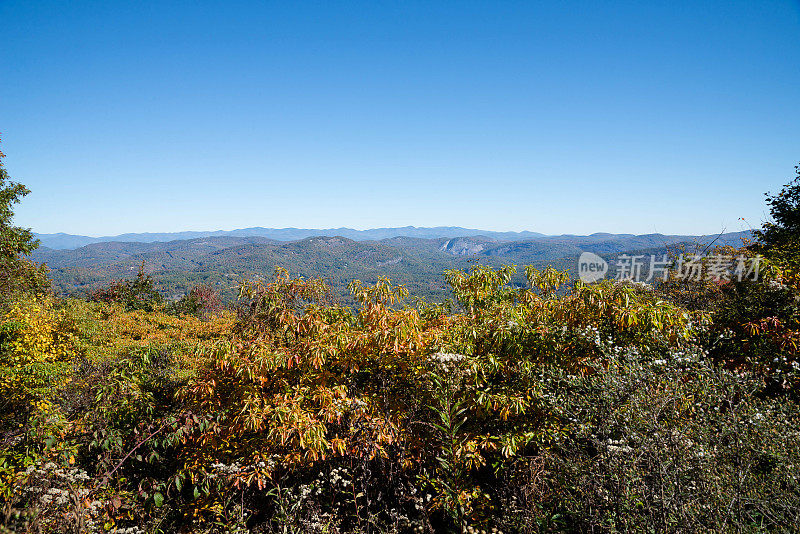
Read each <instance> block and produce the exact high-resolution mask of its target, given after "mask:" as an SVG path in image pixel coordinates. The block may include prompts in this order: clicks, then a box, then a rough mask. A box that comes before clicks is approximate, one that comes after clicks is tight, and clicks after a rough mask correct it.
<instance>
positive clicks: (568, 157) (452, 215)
mask: <svg viewBox="0 0 800 534" xmlns="http://www.w3.org/2000/svg"><path fill="white" fill-rule="evenodd" d="M0 20H2V21H3V24H2V26H3V31H2V32H0V50H2V53H0V79H2V83H0V132H2V140H3V142H2V149H3V152H5V153H6V154H7V158H6V160H5V164H6V167H7V169H8V171H9V173H10V174H11V176H12V178H14V179H15V180H17V181H20V182H22V183H24V184H26V185H27V186H28V187H30V189H32V191H33V192H32V194H31V195H29V196H28V197H27V198H26V199H25V200H24V201H23V204H21V205H20V206H19V208H18V210H17V218H16V222H17V224H20V225H24V226H28V227H32V228H33V229H34V230H35V231H38V232H43V233H49V232H59V231H63V232H67V233H77V234H85V235H113V234H117V233H122V232H143V231H179V230H214V229H233V228H242V227H249V226H266V227H286V226H295V227H306V228H319V227H338V226H349V227H354V228H362V229H363V228H371V227H380V226H404V225H415V226H436V225H458V226H467V227H473V228H484V229H490V230H532V231H539V232H544V233H549V234H553V233H581V234H585V233H591V232H597V231H606V232H630V233H650V232H662V233H692V234H694V233H711V232H718V231H721V230H723V229H726V230H728V231H736V230H741V229H746V228H747V227H748V224H750V225H752V226H758V225H759V224H760V222H761V221H762V220H763V219H764V218H765V217H766V215H767V212H766V208H765V204H764V197H763V193H764V192H765V191H776V190H777V189H779V187H780V185H781V184H783V183H786V182H787V181H788V180H789V179H790V178H792V177H793V175H794V170H793V167H794V165H795V164H796V163H797V162H798V161H800V129H798V125H799V124H800V3H799V2H797V1H767V0H759V1H753V0H750V1H747V2H735V1H734V2H731V1H721V2H713V1H707V2H706V1H698V2H675V1H665V2H641V1H636V2H599V1H598V2H577V1H574V2H533V1H526V2H504V1H498V0H494V1H490V2H468V1H467V2H464V1H462V2H436V1H431V0H427V1H420V2H414V1H404V2H377V1H375V2H328V1H326V2H299V1H298V2H268V1H267V2H235V1H234V2H198V1H191V2H163V3H160V2H159V3H156V2H118V3H117V2H113V1H97V2H80V1H74V0H73V1H63V2H48V1H37V2H29V1H16V0H3V1H2V2H0ZM740 217H743V218H745V219H746V220H747V223H743V222H741V221H739V218H740Z"/></svg>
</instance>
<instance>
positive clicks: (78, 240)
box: [34, 226, 544, 249]
mask: <svg viewBox="0 0 800 534" xmlns="http://www.w3.org/2000/svg"><path fill="white" fill-rule="evenodd" d="M34 235H35V236H36V237H37V238H38V239H39V240H40V241H41V242H42V245H44V246H46V247H48V248H53V249H71V248H78V247H82V246H84V245H89V244H92V243H107V242H111V241H120V242H125V243H127V242H139V243H154V242H162V241H176V240H184V239H198V238H204V237H266V238H269V239H274V240H275V241H299V240H301V239H305V238H307V237H319V236H341V237H346V238H348V239H352V240H353V241H379V240H381V239H388V238H390V237H400V236H403V237H419V238H423V239H434V238H439V237H465V236H477V235H483V236H487V237H490V238H492V239H496V240H498V241H514V240H519V239H529V238H533V237H542V236H544V234H540V233H538V232H527V231H523V232H493V231H489V230H475V229H470V228H461V227H459V226H437V227H433V228H426V227H416V226H404V227H400V228H372V229H369V230H354V229H353V228H327V229H310V228H262V227H254V228H240V229H237V230H216V231H210V232H166V233H138V234H120V235H115V236H105V237H89V236H85V235H73V234H64V233H58V234H34Z"/></svg>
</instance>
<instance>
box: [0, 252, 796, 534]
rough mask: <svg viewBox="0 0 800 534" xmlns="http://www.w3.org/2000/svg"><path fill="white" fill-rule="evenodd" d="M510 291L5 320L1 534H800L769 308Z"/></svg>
mask: <svg viewBox="0 0 800 534" xmlns="http://www.w3.org/2000/svg"><path fill="white" fill-rule="evenodd" d="M525 274H526V277H527V279H528V286H527V287H526V288H522V289H520V288H516V287H514V286H512V285H511V284H510V282H511V280H512V277H513V275H514V270H513V268H504V269H500V270H493V269H489V268H484V267H476V268H474V269H473V270H472V271H471V272H469V273H464V272H458V271H454V272H449V273H447V278H448V282H449V283H450V286H451V288H452V290H453V294H454V296H455V298H456V302H455V303H454V305H452V306H445V305H429V304H425V303H416V304H414V305H410V304H407V303H406V297H407V293H406V291H405V290H404V289H403V288H402V287H395V286H392V285H391V284H390V283H389V282H388V281H386V280H382V281H380V282H379V283H378V284H376V285H374V286H369V287H365V286H363V285H362V284H360V283H358V282H354V283H353V284H352V285H351V293H352V295H353V299H354V300H355V301H356V302H357V303H358V306H357V307H355V308H345V307H341V306H337V305H335V304H332V303H331V299H329V298H328V296H327V292H326V288H325V286H324V284H323V283H322V282H320V281H317V280H302V279H291V278H289V277H288V275H287V274H286V273H285V272H282V271H279V272H278V273H276V277H275V279H274V280H272V281H271V282H268V283H263V284H261V283H253V284H249V285H245V286H244V287H243V288H242V293H241V299H240V307H239V312H238V315H236V316H234V314H233V313H232V312H230V311H225V310H221V309H216V310H214V313H213V314H211V313H203V314H198V313H194V311H196V309H195V307H192V306H194V304H192V306H189V305H188V304H187V305H186V306H187V307H186V309H190V308H191V311H192V312H193V313H192V314H187V313H181V312H180V310H183V309H184V308H180V309H178V308H176V309H175V310H173V313H171V314H168V313H165V310H164V309H163V308H158V307H155V308H153V310H150V311H148V310H146V309H142V308H141V307H138V308H139V309H136V307H130V306H121V305H119V304H116V303H114V302H99V303H97V302H96V303H89V302H83V301H77V300H68V301H55V300H52V299H50V300H48V299H42V298H39V299H32V300H30V301H28V302H20V303H18V305H17V306H16V307H13V308H10V309H9V311H7V312H6V313H5V315H4V316H3V322H2V325H0V343H2V345H0V346H1V347H2V361H0V364H1V365H2V368H0V385H2V387H3V396H2V399H3V400H2V402H3V403H4V405H3V414H2V422H1V423H0V428H1V429H2V440H3V441H2V443H3V445H2V449H1V450H0V495H1V496H2V505H3V508H2V510H1V511H2V516H0V519H2V522H3V525H4V527H3V528H4V529H5V531H8V532H120V533H123V532H124V533H139V532H178V531H183V532H287V533H288V532H359V533H361V532H364V533H367V532H376V533H377V532H387V533H388V532H498V533H499V532H552V531H565V532H574V531H593V532H598V531H603V532H628V531H652V532H667V531H669V532H672V531H723V532H725V531H744V532H748V531H751V532H760V531H764V530H772V531H781V530H785V531H789V530H791V529H792V528H793V525H796V524H800V485H799V484H798V480H797V476H798V467H799V466H800V457H799V456H800V452H798V451H799V449H798V447H796V446H795V443H796V441H797V439H798V437H800V418H799V417H798V415H800V414H798V406H797V399H796V393H797V389H796V381H795V377H796V366H795V365H794V362H795V357H794V354H795V353H794V351H795V348H794V346H793V345H792V344H791V343H790V342H789V341H786V340H792V339H794V337H793V336H794V335H796V333H797V330H798V328H797V326H796V306H797V304H796V302H797V301H796V299H794V296H793V294H792V293H791V289H790V288H786V287H784V286H780V287H777V286H775V285H774V284H773V285H770V284H769V282H765V283H763V284H761V283H758V284H756V283H753V285H752V286H749V287H738V286H735V285H730V286H726V287H720V288H716V289H715V290H714V291H708V293H707V294H708V295H711V296H709V297H708V298H709V299H711V298H713V299H714V303H715V305H714V306H712V305H697V306H694V305H692V306H689V305H687V304H686V303H685V302H681V301H680V298H678V297H676V295H678V296H680V295H681V292H680V290H681V288H674V287H672V288H670V287H665V288H664V289H663V290H661V291H659V290H654V289H653V288H646V287H642V286H637V285H635V284H614V283H612V282H608V281H606V282H601V283H597V284H592V285H584V284H582V283H580V282H578V283H576V284H575V285H574V286H573V287H571V288H566V289H565V284H566V282H567V280H568V278H567V276H566V274H565V273H559V272H557V271H554V270H551V269H548V270H546V271H542V272H540V271H537V270H535V269H530V268H529V269H526V271H525ZM775 291H781V292H783V293H781V295H782V296H781V299H777V298H776V297H774V295H773V293H774V292H775ZM770 292H773V293H770ZM786 292H788V293H786ZM198 295H199V293H198ZM786 295H788V297H787V298H783V297H784V296H786ZM198 299H199V297H198ZM724 299H727V300H724ZM136 302H138V301H136ZM148 302H149V301H148ZM193 302H194V301H193ZM734 303H739V305H738V307H737V306H733V304H734ZM770 303H772V304H770ZM776 303H777V304H776ZM778 304H779V305H780V306H778ZM770 306H772V307H770ZM773 309H774V310H777V312H776V313H777V314H778V315H772V312H773ZM770 317H777V319H778V321H779V322H780V327H781V328H782V330H776V329H774V328H773V329H770V328H768V327H769V325H770V324H774V323H769V322H767V323H764V321H765V320H767V319H769V318H770ZM751 323H752V324H753V325H755V326H746V325H748V324H751ZM762 324H766V326H759V325H762ZM778 370H780V373H778V372H777V371H778ZM776 381H777V382H779V384H780V387H776V385H775V384H776Z"/></svg>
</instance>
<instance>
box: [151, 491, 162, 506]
mask: <svg viewBox="0 0 800 534" xmlns="http://www.w3.org/2000/svg"><path fill="white" fill-rule="evenodd" d="M153 501H154V502H155V503H156V506H157V507H158V508H161V505H162V504H164V496H163V495H161V494H160V493H156V494H155V495H153Z"/></svg>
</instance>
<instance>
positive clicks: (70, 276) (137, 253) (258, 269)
mask: <svg viewBox="0 0 800 534" xmlns="http://www.w3.org/2000/svg"><path fill="white" fill-rule="evenodd" d="M751 237H752V233H751V232H734V233H727V234H722V235H706V236H680V235H662V234H646V235H638V236H637V235H632V234H593V235H590V236H572V235H562V236H539V237H532V238H528V239H521V240H514V241H508V240H501V239H498V238H495V237H488V236H485V235H476V236H465V237H439V238H420V237H408V236H395V237H389V238H384V239H380V240H366V239H362V240H354V239H350V238H347V237H344V236H311V237H306V238H304V239H299V240H277V239H271V238H268V237H263V236H230V235H225V236H206V237H199V238H193V239H175V240H172V241H152V242H149V243H145V242H139V241H136V242H123V241H111V242H98V243H92V244H88V245H85V246H82V247H79V248H72V249H60V250H57V249H53V248H49V247H46V246H42V247H40V248H39V249H37V250H35V251H34V252H33V254H32V255H31V258H32V259H33V260H35V261H39V262H44V263H46V264H47V265H48V266H49V267H50V269H51V271H50V275H51V278H52V279H53V281H54V283H55V286H56V288H57V290H58V291H59V292H60V293H62V294H76V293H77V294H79V293H81V292H86V291H90V290H92V289H96V288H97V287H101V286H102V285H104V284H106V283H108V282H109V281H111V280H114V279H118V278H129V277H131V276H133V275H135V273H136V271H137V269H138V268H139V266H140V265H141V264H142V263H144V265H145V268H146V269H147V270H148V272H150V273H152V274H153V275H154V277H155V279H156V281H157V283H158V284H159V288H160V290H162V292H163V293H164V294H165V295H167V296H170V297H178V296H180V295H182V294H184V293H185V292H187V291H189V290H190V289H191V288H192V287H193V286H194V285H195V284H196V283H212V284H214V285H215V286H216V287H220V288H224V289H225V291H227V293H226V295H225V296H226V298H228V299H229V300H230V299H232V298H233V297H234V296H235V295H234V292H235V291H234V290H235V287H236V285H237V282H236V281H237V280H238V281H241V280H243V279H247V278H253V277H264V276H270V274H271V273H272V272H273V270H274V268H275V267H276V266H280V267H284V268H286V269H288V270H289V272H290V273H291V274H292V275H293V276H304V277H307V278H309V277H313V278H317V277H320V278H324V279H326V280H328V281H329V282H330V283H331V286H332V287H333V288H334V290H335V292H336V293H337V294H339V295H340V296H341V295H346V294H347V291H346V287H347V284H349V283H350V282H351V281H352V280H353V279H354V278H357V279H360V280H363V281H365V282H368V283H374V282H375V281H377V279H378V278H379V277H381V276H386V277H389V278H391V279H392V280H393V281H394V282H396V283H402V284H406V285H407V287H408V288H409V290H410V291H411V292H412V294H414V295H417V296H423V297H426V298H434V299H437V298H441V297H442V295H443V293H442V291H443V288H444V287H445V283H444V277H443V276H442V274H443V272H444V271H445V270H446V269H468V268H469V267H470V265H474V264H475V263H481V264H485V265H491V266H494V267H497V266H500V265H509V264H515V265H518V266H522V265H534V266H536V267H540V268H543V267H546V266H548V265H552V266H554V267H556V268H558V269H562V270H570V269H574V267H575V265H576V261H577V258H578V256H580V254H581V253H582V252H585V251H587V252H594V253H596V254H599V255H601V256H603V257H607V258H608V259H609V260H613V257H614V256H616V255H619V254H623V253H624V254H642V253H648V254H650V253H653V254H656V253H663V252H664V251H666V249H667V247H673V246H676V245H678V244H686V245H688V246H689V250H702V249H704V248H707V247H710V246H711V244H713V245H720V246H721V245H732V246H737V247H738V246H741V245H742V244H743V239H748V238H751ZM698 247H699V248H698ZM519 276H522V275H519ZM520 281H521V282H524V280H522V279H520Z"/></svg>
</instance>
